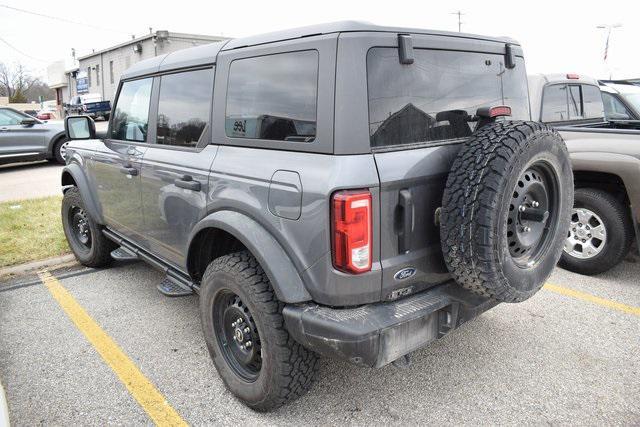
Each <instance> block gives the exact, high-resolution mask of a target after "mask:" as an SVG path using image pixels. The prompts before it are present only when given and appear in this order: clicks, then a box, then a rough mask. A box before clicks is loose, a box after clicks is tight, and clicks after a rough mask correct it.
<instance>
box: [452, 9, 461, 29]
mask: <svg viewBox="0 0 640 427" xmlns="http://www.w3.org/2000/svg"><path fill="white" fill-rule="evenodd" d="M450 15H458V32H459V33H461V32H462V15H464V13H462V11H461V10H459V11H457V12H451V13H450Z"/></svg>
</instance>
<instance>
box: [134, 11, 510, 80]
mask: <svg viewBox="0 0 640 427" xmlns="http://www.w3.org/2000/svg"><path fill="white" fill-rule="evenodd" d="M348 32H387V33H398V34H426V35H438V36H447V37H457V38H466V39H474V40H485V41H494V42H498V43H511V44H515V45H518V42H516V41H515V40H512V39H510V38H507V37H489V36H480V35H475V34H466V33H456V32H450V31H437V30H425V29H417V28H403V27H386V26H380V25H374V24H371V23H368V22H360V21H339V22H331V23H327V24H318V25H310V26H307V27H299V28H292V29H289V30H283V31H275V32H272V33H265V34H259V35H255V36H249V37H241V38H237V39H231V40H225V41H222V42H217V43H211V44H206V45H201V46H196V47H192V48H188V49H183V50H179V51H176V52H172V53H168V54H165V55H161V56H156V57H154V58H149V59H146V60H144V61H140V62H138V63H136V64H134V65H133V66H131V67H130V68H129V69H127V70H126V71H125V72H124V73H123V74H122V79H130V78H135V77H139V76H143V75H147V74H153V73H157V72H162V71H169V70H172V69H179V68H186V67H193V66H197V65H204V64H212V63H214V62H215V60H216V56H217V55H218V52H220V51H227V50H233V49H239V48H243V47H249V46H256V45H261V44H266V43H274V42H278V41H285V40H293V39H297V38H302V37H310V36H315V35H322V34H334V33H348Z"/></svg>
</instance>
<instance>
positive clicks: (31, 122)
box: [20, 119, 38, 126]
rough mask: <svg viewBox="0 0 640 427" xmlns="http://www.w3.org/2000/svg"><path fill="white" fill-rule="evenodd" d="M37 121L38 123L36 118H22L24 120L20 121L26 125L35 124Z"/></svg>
mask: <svg viewBox="0 0 640 427" xmlns="http://www.w3.org/2000/svg"><path fill="white" fill-rule="evenodd" d="M36 123H38V121H37V120H36V119H22V121H21V122H20V124H21V125H25V126H33V125H35V124H36Z"/></svg>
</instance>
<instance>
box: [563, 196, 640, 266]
mask: <svg viewBox="0 0 640 427" xmlns="http://www.w3.org/2000/svg"><path fill="white" fill-rule="evenodd" d="M573 205H574V207H576V208H586V209H589V210H590V211H592V212H593V213H595V214H596V215H598V216H599V217H600V218H601V219H602V221H603V223H604V226H605V229H606V230H607V239H606V242H605V244H604V245H605V246H604V248H603V249H602V252H600V253H599V254H597V255H595V256H594V257H592V258H587V259H581V258H576V257H574V256H571V255H570V254H568V253H567V252H564V251H563V252H562V256H561V257H560V262H559V264H558V265H559V266H560V267H562V268H564V269H566V270H569V271H573V272H575V273H579V274H585V275H593V274H600V273H604V272H605V271H607V270H610V269H611V268H613V267H615V266H616V265H618V264H619V263H620V262H621V261H622V260H623V259H624V257H625V256H627V253H629V249H630V248H631V245H632V244H633V238H634V236H635V232H634V229H633V222H632V221H631V217H630V215H629V208H628V207H627V206H625V205H624V203H622V202H621V201H620V200H618V199H617V198H615V197H614V196H612V195H611V194H609V193H607V192H606V191H602V190H598V189H595V188H579V189H577V190H576V192H575V199H574V202H573Z"/></svg>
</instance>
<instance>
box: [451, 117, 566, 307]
mask: <svg viewBox="0 0 640 427" xmlns="http://www.w3.org/2000/svg"><path fill="white" fill-rule="evenodd" d="M538 163H541V164H544V165H545V167H547V166H548V167H549V168H550V171H551V173H554V174H555V181H554V182H556V183H557V193H558V194H557V195H555V196H554V197H555V198H556V199H557V206H555V207H554V209H555V211H554V212H555V213H553V212H552V213H551V215H554V217H553V218H555V219H551V218H552V216H549V222H547V223H546V224H547V225H546V227H547V228H545V230H548V232H547V233H548V234H546V236H548V238H547V239H545V240H544V241H542V240H541V242H542V243H543V244H541V245H540V249H539V251H538V253H539V255H538V256H537V257H536V258H535V262H533V263H532V264H531V265H528V264H525V265H524V266H523V265H520V264H518V263H517V262H516V260H514V258H513V257H512V255H511V254H510V248H509V246H508V245H509V243H508V240H507V227H508V225H507V221H508V217H509V212H511V211H510V209H513V207H511V205H512V202H511V200H512V199H511V197H512V194H513V196H514V197H515V192H514V189H515V188H516V185H519V181H520V180H521V174H523V173H525V171H526V170H528V168H529V167H530V165H535V164H538ZM572 205H573V175H572V172H571V164H570V161H569V155H568V152H567V148H566V146H565V144H564V142H563V140H562V138H561V137H560V135H559V134H558V133H557V132H556V131H554V130H553V129H551V128H550V127H547V126H545V125H543V124H540V123H534V122H515V121H514V122H509V121H503V122H497V123H493V124H490V125H486V126H483V127H482V128H481V129H479V130H478V131H477V132H475V133H474V135H472V136H471V137H470V138H469V139H468V140H467V141H466V142H465V143H464V145H463V146H462V148H461V149H460V151H459V153H458V156H457V158H456V159H455V161H454V163H453V166H452V167H451V172H450V173H449V176H448V178H447V183H446V187H445V191H444V195H443V200H442V213H441V226H440V237H441V243H442V252H443V255H444V259H445V263H446V265H447V267H448V269H449V271H450V272H451V273H452V275H453V278H454V279H455V280H456V281H457V282H458V284H460V285H461V286H462V287H463V288H465V289H468V290H470V291H472V292H474V293H476V294H478V295H481V296H484V297H488V298H492V299H495V300H498V301H501V302H519V301H523V300H526V299H527V298H530V297H531V296H532V295H534V294H535V293H536V292H537V291H538V290H539V289H540V288H541V287H542V285H543V284H544V281H545V280H546V278H547V277H548V276H549V274H550V273H551V271H552V270H553V268H554V266H555V265H556V263H557V262H558V259H559V258H560V254H561V252H562V250H563V244H564V239H565V237H566V230H568V228H567V227H568V224H569V219H570V215H571V207H572Z"/></svg>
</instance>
